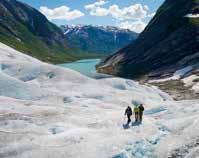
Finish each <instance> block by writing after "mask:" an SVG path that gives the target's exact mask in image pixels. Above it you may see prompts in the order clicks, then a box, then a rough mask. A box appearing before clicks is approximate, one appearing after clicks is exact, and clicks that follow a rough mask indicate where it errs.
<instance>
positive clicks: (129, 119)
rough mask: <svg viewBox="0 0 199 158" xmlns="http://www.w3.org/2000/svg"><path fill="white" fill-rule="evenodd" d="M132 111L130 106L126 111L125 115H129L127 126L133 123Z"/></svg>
mask: <svg viewBox="0 0 199 158" xmlns="http://www.w3.org/2000/svg"><path fill="white" fill-rule="evenodd" d="M132 114H133V113H132V109H131V107H130V106H128V107H127V108H126V110H125V114H124V115H127V118H128V121H127V124H129V123H130V122H131V115H132Z"/></svg>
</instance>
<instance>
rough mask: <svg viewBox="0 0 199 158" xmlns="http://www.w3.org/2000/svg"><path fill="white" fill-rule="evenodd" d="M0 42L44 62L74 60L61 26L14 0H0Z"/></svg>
mask: <svg viewBox="0 0 199 158" xmlns="http://www.w3.org/2000/svg"><path fill="white" fill-rule="evenodd" d="M0 41H1V42H3V43H5V44H7V45H9V46H12V47H14V48H15V49H18V50H20V51H22V52H24V53H26V54H29V55H31V56H34V57H36V58H38V59H40V60H43V61H47V62H53V63H57V62H63V61H68V60H73V59H76V56H77V55H76V54H73V53H71V52H75V51H74V50H72V49H70V48H69V47H68V46H67V44H66V41H65V37H64V34H63V33H62V31H61V29H60V28H59V27H57V26H56V25H54V24H53V23H51V22H49V21H48V20H47V19H46V17H45V16H44V15H42V14H41V13H40V12H39V11H37V10H36V9H34V8H32V7H30V6H28V5H26V4H24V3H21V2H19V1H17V0H1V1H0Z"/></svg>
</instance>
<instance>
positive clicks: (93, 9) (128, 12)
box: [85, 0, 149, 21]
mask: <svg viewBox="0 0 199 158" xmlns="http://www.w3.org/2000/svg"><path fill="white" fill-rule="evenodd" d="M106 3H107V2H105V1H103V0H102V1H97V2H95V3H93V4H88V5H86V6H85V9H86V10H88V11H89V12H90V14H91V15H94V16H107V15H110V16H112V17H113V18H115V19H117V20H121V21H122V20H138V19H143V18H146V17H148V11H149V7H148V6H147V5H142V4H134V5H131V6H129V7H124V8H120V7H119V6H118V5H116V4H114V5H111V6H109V7H108V8H105V7H102V6H103V5H105V4H106Z"/></svg>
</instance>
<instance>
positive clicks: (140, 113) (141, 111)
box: [139, 104, 144, 122]
mask: <svg viewBox="0 0 199 158" xmlns="http://www.w3.org/2000/svg"><path fill="white" fill-rule="evenodd" d="M143 112H144V106H143V104H140V106H139V121H140V122H142V116H143Z"/></svg>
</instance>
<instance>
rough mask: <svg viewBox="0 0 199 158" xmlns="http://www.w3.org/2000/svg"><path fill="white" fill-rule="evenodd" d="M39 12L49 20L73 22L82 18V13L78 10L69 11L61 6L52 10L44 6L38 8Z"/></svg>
mask: <svg viewBox="0 0 199 158" xmlns="http://www.w3.org/2000/svg"><path fill="white" fill-rule="evenodd" d="M40 12H41V13H42V14H44V15H45V16H46V17H47V18H48V19H49V20H57V19H59V20H68V21H69V20H74V19H77V18H80V17H82V16H84V13H82V12H81V11H79V10H76V9H75V10H72V11H71V10H70V8H69V7H67V6H61V7H58V8H54V9H49V8H48V7H46V6H41V7H40Z"/></svg>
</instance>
